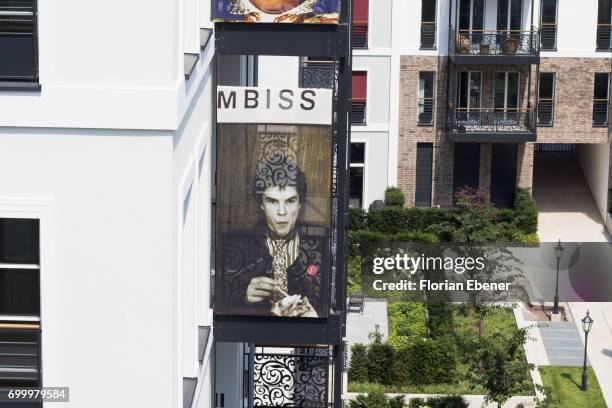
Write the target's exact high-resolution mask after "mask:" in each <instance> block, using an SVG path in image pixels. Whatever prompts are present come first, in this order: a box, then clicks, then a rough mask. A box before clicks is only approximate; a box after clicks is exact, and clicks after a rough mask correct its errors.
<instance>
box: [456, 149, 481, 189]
mask: <svg viewBox="0 0 612 408" xmlns="http://www.w3.org/2000/svg"><path fill="white" fill-rule="evenodd" d="M479 178H480V143H455V155H454V166H453V192H454V193H456V192H457V190H458V189H460V188H465V187H471V188H475V189H477V188H478V181H479Z"/></svg>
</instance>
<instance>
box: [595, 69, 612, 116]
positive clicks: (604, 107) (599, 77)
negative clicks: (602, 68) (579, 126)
mask: <svg viewBox="0 0 612 408" xmlns="http://www.w3.org/2000/svg"><path fill="white" fill-rule="evenodd" d="M609 102H610V74H609V73H597V74H595V91H594V94H593V125H594V126H608V107H609V105H610V104H609Z"/></svg>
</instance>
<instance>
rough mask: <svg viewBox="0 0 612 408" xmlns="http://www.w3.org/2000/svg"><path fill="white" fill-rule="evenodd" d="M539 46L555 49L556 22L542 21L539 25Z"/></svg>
mask: <svg viewBox="0 0 612 408" xmlns="http://www.w3.org/2000/svg"><path fill="white" fill-rule="evenodd" d="M540 40H541V43H540V46H541V49H542V50H556V49H557V24H555V23H542V26H541V27H540Z"/></svg>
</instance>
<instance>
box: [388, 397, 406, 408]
mask: <svg viewBox="0 0 612 408" xmlns="http://www.w3.org/2000/svg"><path fill="white" fill-rule="evenodd" d="M405 407H406V404H405V400H404V397H401V396H397V397H393V398H391V399H390V400H389V408H405Z"/></svg>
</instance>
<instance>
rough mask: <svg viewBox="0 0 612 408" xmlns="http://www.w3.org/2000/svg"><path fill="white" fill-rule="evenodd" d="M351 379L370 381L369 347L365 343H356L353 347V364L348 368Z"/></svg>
mask: <svg viewBox="0 0 612 408" xmlns="http://www.w3.org/2000/svg"><path fill="white" fill-rule="evenodd" d="M348 376H349V378H350V379H351V381H355V382H367V381H368V349H367V347H366V346H365V345H364V344H355V345H354V346H353V347H351V365H350V367H349V369H348Z"/></svg>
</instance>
